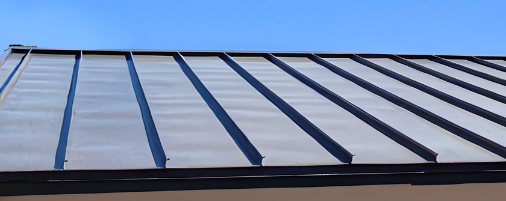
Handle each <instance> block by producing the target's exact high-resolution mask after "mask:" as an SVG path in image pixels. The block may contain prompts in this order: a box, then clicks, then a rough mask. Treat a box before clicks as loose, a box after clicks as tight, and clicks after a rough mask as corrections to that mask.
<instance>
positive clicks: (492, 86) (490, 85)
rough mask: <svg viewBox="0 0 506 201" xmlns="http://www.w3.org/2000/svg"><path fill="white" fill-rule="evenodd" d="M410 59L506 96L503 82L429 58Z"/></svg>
mask: <svg viewBox="0 0 506 201" xmlns="http://www.w3.org/2000/svg"><path fill="white" fill-rule="evenodd" d="M408 61H411V62H414V63H417V64H420V65H422V66H425V67H427V68H430V69H432V70H435V71H438V72H441V73H444V74H447V75H451V76H452V77H454V78H457V79H460V80H465V81H466V82H469V83H471V84H474V85H477V86H480V87H483V88H486V89H488V90H490V91H493V92H495V93H498V94H501V95H503V96H506V87H505V86H503V85H501V84H498V83H495V82H491V81H489V80H486V79H483V78H480V77H477V76H474V75H471V74H469V73H466V72H463V71H460V70H457V69H454V68H450V67H448V66H445V65H443V64H439V63H436V62H434V61H431V60H428V59H408Z"/></svg>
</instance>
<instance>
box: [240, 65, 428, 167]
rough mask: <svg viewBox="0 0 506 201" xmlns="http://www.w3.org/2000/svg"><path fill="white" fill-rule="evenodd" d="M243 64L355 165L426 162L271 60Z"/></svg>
mask: <svg viewBox="0 0 506 201" xmlns="http://www.w3.org/2000/svg"><path fill="white" fill-rule="evenodd" d="M252 61H254V62H252ZM244 64H245V65H243V67H244V68H245V69H246V70H247V71H249V72H250V73H251V74H252V75H253V76H254V77H256V78H257V79H258V80H260V81H261V82H262V83H263V84H264V85H266V86H267V87H268V88H269V89H271V90H272V91H273V92H274V93H276V94H277V95H278V96H280V97H281V98H283V99H284V100H285V101H286V102H287V103H288V104H290V105H291V106H292V107H294V108H295V109H296V110H298V111H299V112H300V113H301V114H303V115H304V116H305V117H306V118H308V119H309V120H310V121H311V122H312V123H313V124H315V125H316V126H317V127H318V128H320V129H321V130H322V131H324V132H325V133H326V134H327V135H329V136H330V137H332V138H333V139H334V140H335V141H336V142H337V143H339V144H341V145H342V146H343V147H344V148H346V149H348V150H349V151H350V152H351V153H352V154H353V155H354V157H353V161H352V163H384V162H386V161H388V163H421V162H425V160H423V159H422V158H420V157H419V156H417V155H415V154H414V153H412V152H410V151H409V150H407V149H406V148H404V147H402V146H400V145H399V144H397V143H395V142H393V141H392V140H390V139H389V138H387V137H385V136H384V135H383V134H382V133H380V132H378V131H377V130H375V129H373V128H372V127H370V126H369V125H367V124H366V123H364V122H362V121H361V120H360V119H358V118H357V117H355V116H353V115H352V114H350V113H349V112H348V111H346V110H344V109H343V108H341V107H339V106H337V105H335V104H334V103H332V102H330V101H329V100H327V99H326V98H325V97H323V96H321V95H320V94H318V93H317V92H315V91H314V90H312V89H311V88H309V87H307V86H306V85H304V84H303V83H301V82H300V81H298V80H296V79H295V78H293V77H291V76H290V75H288V74H287V73H285V72H284V71H283V70H281V69H279V68H278V67H276V66H275V65H274V64H272V63H270V62H269V61H267V60H265V59H263V58H255V59H253V58H250V62H249V63H244Z"/></svg>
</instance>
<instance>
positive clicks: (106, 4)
mask: <svg viewBox="0 0 506 201" xmlns="http://www.w3.org/2000/svg"><path fill="white" fill-rule="evenodd" d="M0 13H1V18H0V19H1V22H0V27H1V28H0V47H1V48H3V49H7V46H8V45H9V44H13V43H21V44H24V45H36V46H39V47H50V48H96V49H180V50H268V51H274V50H275V51H336V52H378V53H434V54H437V53H442V54H445V53H447V54H494V55H505V54H506V0H497V1H487V0H476V1H474V0H460V1H444V0H418V1H414V0H391V1H388V0H387V1H378V0H376V1H373V0H370V1H358V0H357V1H353V0H348V1H337V0H328V1H324V0H321V1H317V0H312V1H297V0H279V1H275V0H270V1H267V0H266V1H264V0H254V1H247V0H242V1H241V0H235V1H233V0H228V1H225V0H215V1H192V0H178V1H172V0H166V1H161V0H160V1H156V0H121V1H120V0H116V1H114V0H67V1H63V0H24V1H19V0H0Z"/></svg>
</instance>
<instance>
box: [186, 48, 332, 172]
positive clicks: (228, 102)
mask: <svg viewBox="0 0 506 201" xmlns="http://www.w3.org/2000/svg"><path fill="white" fill-rule="evenodd" d="M185 58H186V59H187V62H188V64H189V65H190V67H191V68H192V70H193V71H194V72H195V73H196V74H197V76H199V79H201V81H202V82H203V83H204V85H205V86H206V87H207V88H208V89H209V90H210V91H211V93H212V94H213V96H214V97H215V98H216V99H217V100H218V101H219V103H220V104H221V105H222V106H223V108H225V110H226V111H227V113H228V114H229V115H230V117H231V118H232V119H233V120H234V122H235V123H236V124H237V125H238V126H239V128H240V129H241V130H242V131H243V132H244V133H245V135H246V136H247V137H248V139H250V141H251V142H252V143H253V145H255V147H256V148H257V149H258V151H259V152H260V153H261V154H262V155H263V156H265V158H264V159H263V162H262V164H263V165H266V166H269V165H316V164H341V162H340V161H339V160H337V159H336V158H335V157H333V156H332V155H331V154H330V153H328V152H327V151H326V150H325V149H324V148H323V147H322V146H320V145H319V144H318V143H317V142H316V141H315V140H313V139H312V138H311V137H310V136H309V135H308V134H307V133H305V132H304V131H303V130H302V129H300V128H299V127H298V126H297V125H296V124H295V123H294V122H293V121H291V120H290V119H289V118H288V117H287V116H286V115H285V114H284V113H282V112H281V111H280V110H279V109H278V108H277V107H276V106H274V105H273V104H272V103H271V102H270V101H269V100H267V99H266V98H265V97H264V96H262V95H261V94H260V92H258V91H257V90H256V89H255V88H253V87H252V86H251V85H250V84H248V82H246V81H245V80H244V79H242V78H241V77H240V76H239V75H238V74H237V73H236V72H235V71H234V70H233V69H232V68H230V67H229V66H228V65H227V64H226V63H225V62H223V61H222V60H221V59H219V58H218V57H185ZM237 61H238V62H239V63H240V64H241V65H242V64H244V65H255V64H254V63H242V62H241V61H243V60H241V59H239V60H237Z"/></svg>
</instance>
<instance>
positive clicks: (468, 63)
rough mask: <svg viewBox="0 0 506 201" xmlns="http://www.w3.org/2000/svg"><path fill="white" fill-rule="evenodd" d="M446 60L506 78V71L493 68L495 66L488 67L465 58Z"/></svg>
mask: <svg viewBox="0 0 506 201" xmlns="http://www.w3.org/2000/svg"><path fill="white" fill-rule="evenodd" d="M446 60H448V61H451V62H453V63H456V64H460V65H462V66H465V67H468V68H470V69H473V70H477V71H480V72H483V73H487V74H489V75H492V76H496V77H498V78H501V79H506V72H504V71H500V70H496V69H493V68H490V67H487V66H484V65H480V64H477V63H474V62H472V61H469V60H464V59H446Z"/></svg>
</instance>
